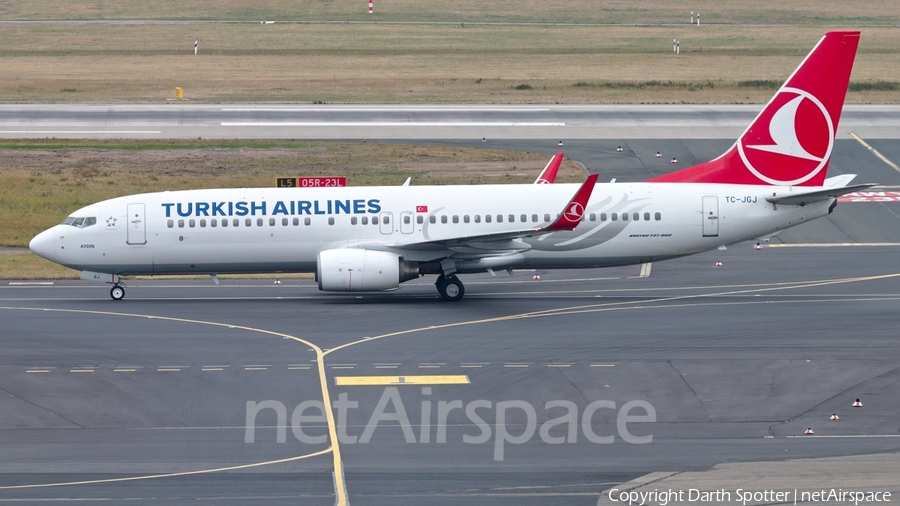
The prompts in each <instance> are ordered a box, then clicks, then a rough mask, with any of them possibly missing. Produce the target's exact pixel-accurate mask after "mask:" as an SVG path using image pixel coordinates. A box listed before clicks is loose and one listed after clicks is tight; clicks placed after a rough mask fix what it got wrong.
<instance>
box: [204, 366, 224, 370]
mask: <svg viewBox="0 0 900 506" xmlns="http://www.w3.org/2000/svg"><path fill="white" fill-rule="evenodd" d="M200 370H201V371H224V370H225V369H222V368H221V367H208V368H205V369H200Z"/></svg>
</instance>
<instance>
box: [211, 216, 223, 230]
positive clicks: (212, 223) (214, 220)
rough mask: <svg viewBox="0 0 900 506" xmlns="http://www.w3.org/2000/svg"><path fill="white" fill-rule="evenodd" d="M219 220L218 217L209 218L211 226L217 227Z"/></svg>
mask: <svg viewBox="0 0 900 506" xmlns="http://www.w3.org/2000/svg"><path fill="white" fill-rule="evenodd" d="M218 221H219V220H217V219H215V218H213V219H211V220H209V226H210V227H213V228H215V227H216V225H218V223H217V222H218ZM222 221H225V220H222Z"/></svg>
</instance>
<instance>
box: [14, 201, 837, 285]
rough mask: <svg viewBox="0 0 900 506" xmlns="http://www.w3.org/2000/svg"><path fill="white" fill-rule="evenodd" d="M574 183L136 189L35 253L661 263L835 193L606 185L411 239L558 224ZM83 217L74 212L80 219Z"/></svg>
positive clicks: (113, 258)
mask: <svg viewBox="0 0 900 506" xmlns="http://www.w3.org/2000/svg"><path fill="white" fill-rule="evenodd" d="M577 188H578V185H572V184H554V185H481V186H407V187H399V186H398V187H343V188H313V189H303V188H247V189H216V190H190V191H174V192H162V193H147V194H139V195H131V196H127V197H120V198H115V199H111V200H106V201H103V202H99V203H96V204H93V205H90V206H87V207H84V208H82V209H79V210H78V211H76V212H74V213H72V215H71V216H70V217H69V218H67V220H66V221H67V222H68V224H66V223H64V224H61V225H57V226H55V227H53V228H51V229H49V230H47V231H45V232H43V233H41V234H40V235H38V236H37V237H35V238H34V240H33V241H32V243H31V248H32V250H34V251H35V252H36V253H38V254H39V255H41V256H43V257H45V258H48V259H49V260H52V261H54V262H57V263H60V264H62V265H66V266H68V267H71V268H73V269H78V270H83V271H93V272H101V273H109V274H118V275H134V274H185V273H198V274H200V273H205V274H214V273H217V274H223V273H255V272H313V271H315V270H316V257H317V254H318V253H319V252H320V251H323V250H326V249H332V248H343V247H351V248H352V247H360V248H366V249H370V250H382V251H391V252H396V253H398V254H399V255H401V256H402V257H403V258H404V259H405V260H407V261H410V262H417V263H419V264H421V265H423V266H425V267H426V268H424V269H423V272H429V270H428V269H427V266H428V265H430V264H435V263H439V262H441V261H442V260H443V259H447V258H451V259H454V260H455V262H456V267H457V272H461V273H465V272H478V271H485V270H487V269H511V268H538V269H550V268H562V267H564V268H587V267H604V266H612V265H626V264H634V263H642V262H649V261H658V260H663V259H667V258H673V257H678V256H683V255H689V254H693V253H698V252H701V251H706V250H710V249H714V248H716V247H718V246H721V245H727V244H733V243H737V242H741V241H745V240H748V239H754V238H757V237H760V236H764V235H767V234H771V233H773V232H776V231H778V230H782V229H784V228H788V227H791V226H794V225H797V224H800V223H803V222H805V221H808V220H811V219H814V218H817V217H820V216H824V215H825V214H828V212H829V207H830V205H831V204H832V203H833V199H832V200H827V201H821V202H815V203H812V204H809V205H805V206H794V205H782V206H778V205H775V204H772V203H770V202H768V201H766V197H772V196H781V195H785V194H789V193H790V192H791V191H794V189H793V188H791V187H773V186H755V185H731V184H709V183H606V184H597V185H596V186H595V187H594V191H593V194H592V195H591V198H590V201H589V203H588V205H587V206H586V207H585V210H584V214H583V218H582V221H581V222H580V224H579V225H578V226H577V227H576V228H575V229H574V230H572V231H558V232H553V233H549V234H543V235H536V236H533V237H523V238H516V239H512V240H508V241H505V242H500V243H498V242H496V241H494V242H485V243H484V244H483V247H481V246H480V245H479V243H478V241H467V242H465V243H461V244H460V245H458V246H455V245H453V244H452V242H450V243H446V244H441V245H433V244H432V245H430V246H428V247H409V245H415V244H416V243H422V242H428V241H435V240H441V239H448V240H450V239H454V238H467V237H472V236H480V235H485V234H492V233H503V232H507V231H516V230H522V229H528V228H535V229H536V228H539V227H542V226H545V225H547V224H548V223H549V222H551V221H553V220H555V219H556V217H557V216H558V213H560V212H561V210H562V209H563V206H564V205H565V204H566V202H567V201H568V199H569V198H570V197H571V195H572V194H573V192H575V190H576V189H577ZM803 190H804V191H808V190H810V188H809V187H806V188H804V189H803ZM79 219H80V221H79Z"/></svg>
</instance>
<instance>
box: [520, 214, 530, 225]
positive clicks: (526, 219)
mask: <svg viewBox="0 0 900 506" xmlns="http://www.w3.org/2000/svg"><path fill="white" fill-rule="evenodd" d="M519 220H520V221H521V222H522V223H525V222H526V221H528V216H526V215H524V214H523V215H521V216H519Z"/></svg>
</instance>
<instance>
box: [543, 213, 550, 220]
mask: <svg viewBox="0 0 900 506" xmlns="http://www.w3.org/2000/svg"><path fill="white" fill-rule="evenodd" d="M544 221H550V215H549V214H546V213H545V214H544Z"/></svg>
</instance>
